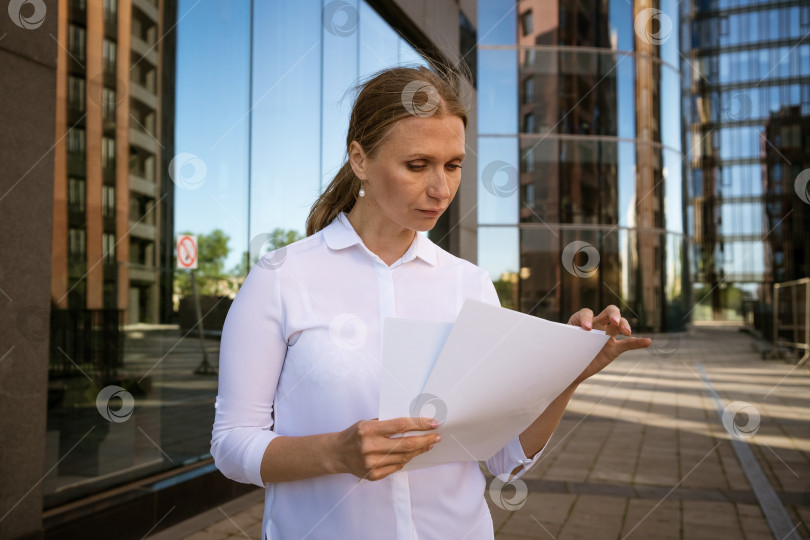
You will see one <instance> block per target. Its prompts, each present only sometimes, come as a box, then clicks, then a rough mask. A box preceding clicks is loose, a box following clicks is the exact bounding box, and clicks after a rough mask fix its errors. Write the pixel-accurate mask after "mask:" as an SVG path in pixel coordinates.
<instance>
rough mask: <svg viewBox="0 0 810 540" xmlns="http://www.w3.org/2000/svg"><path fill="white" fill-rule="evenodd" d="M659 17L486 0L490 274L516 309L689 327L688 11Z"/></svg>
mask: <svg viewBox="0 0 810 540" xmlns="http://www.w3.org/2000/svg"><path fill="white" fill-rule="evenodd" d="M653 5H655V6H657V7H655V8H650V9H648V10H646V11H645V10H642V9H641V7H639V6H638V5H635V6H634V5H633V3H630V2H626V1H624V0H615V1H613V0H611V1H595V2H580V1H559V2H550V1H543V0H525V1H521V2H519V3H513V2H502V1H496V0H480V1H479V4H478V6H479V13H478V17H479V21H480V24H479V28H478V33H479V37H480V43H479V49H478V104H479V115H478V132H479V139H478V148H479V156H478V158H479V159H478V167H479V189H478V207H477V211H478V222H479V228H478V253H479V257H478V264H479V265H480V266H482V267H484V268H486V269H488V270H489V272H490V275H491V277H492V279H493V282H495V284H496V288H497V289H498V291H499V294H500V296H501V302H502V304H503V305H504V306H507V307H512V308H514V309H518V310H520V311H523V312H526V313H531V314H534V315H538V316H541V317H544V318H547V319H552V320H559V321H562V322H565V321H567V319H568V317H569V316H570V315H571V314H572V313H574V312H575V311H577V310H578V309H580V308H582V307H591V308H592V309H593V310H594V311H596V312H598V310H599V309H601V308H603V307H605V306H607V305H608V304H615V305H617V306H619V307H620V308H621V309H622V311H623V312H625V313H626V314H627V315H626V316H627V317H628V320H629V321H630V323H631V325H632V326H633V328H635V329H638V330H642V331H650V330H652V331H661V330H678V329H681V328H682V327H683V325H684V324H685V322H686V319H687V317H688V313H687V312H688V309H687V308H686V307H685V306H686V303H687V301H686V296H685V293H686V287H685V285H686V284H685V281H684V280H685V278H686V276H685V274H684V260H685V248H686V241H685V236H684V229H683V209H682V174H681V162H682V160H683V152H682V150H681V133H680V112H679V104H680V95H679V93H678V88H679V84H678V83H679V79H680V70H679V66H680V62H679V55H678V35H677V31H675V28H674V27H673V22H675V21H677V20H678V13H677V3H676V2H674V1H661V2H658V3H656V2H653ZM499 21H500V22H499ZM507 22H508V24H506V23H507ZM667 24H669V26H667Z"/></svg>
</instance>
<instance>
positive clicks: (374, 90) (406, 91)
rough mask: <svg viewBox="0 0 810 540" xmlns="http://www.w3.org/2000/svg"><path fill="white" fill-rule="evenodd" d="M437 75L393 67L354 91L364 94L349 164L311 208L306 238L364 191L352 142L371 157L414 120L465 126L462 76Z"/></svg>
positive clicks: (446, 71) (441, 71)
mask: <svg viewBox="0 0 810 540" xmlns="http://www.w3.org/2000/svg"><path fill="white" fill-rule="evenodd" d="M434 66H435V67H437V69H438V72H437V71H433V70H431V69H428V68H426V67H424V66H419V67H416V68H410V67H395V68H389V69H385V70H383V71H380V72H377V73H376V74H374V75H372V76H371V77H370V78H369V79H367V80H366V81H365V82H362V83H360V84H358V85H357V86H355V87H354V89H355V90H357V89H360V93H359V94H358V95H357V99H356V101H355V103H354V107H353V108H352V113H351V117H350V119H349V131H348V133H347V135H346V157H347V159H346V161H344V163H343V165H342V166H341V167H340V170H339V171H338V172H337V174H336V175H335V177H334V179H332V181H331V182H330V183H329V185H328V186H327V188H326V189H325V190H324V192H323V193H322V194H321V195H320V196H319V197H318V199H317V200H316V201H315V203H314V204H313V205H312V209H311V210H310V212H309V216H308V217H307V230H306V233H307V236H310V235H313V234H315V233H316V232H318V231H320V230H321V229H323V228H324V227H326V226H327V225H329V224H330V223H331V222H332V220H333V219H335V218H336V217H337V216H338V214H340V212H349V211H350V210H351V209H352V207H353V206H354V202H355V200H356V197H357V193H358V191H359V190H360V179H359V178H357V176H356V175H355V174H354V171H353V170H352V167H351V165H350V164H349V161H348V150H349V146H350V145H351V143H352V141H357V142H358V143H359V144H360V146H362V147H363V150H364V151H365V152H366V154H368V155H369V156H373V155H374V151H375V150H376V148H377V147H378V145H379V144H380V143H381V142H382V140H383V138H384V137H385V135H386V134H387V133H388V131H389V130H390V129H391V128H392V127H393V126H394V124H395V123H396V122H397V121H399V120H402V119H403V118H408V117H410V116H413V115H418V116H437V117H440V116H444V115H451V116H457V117H459V118H461V120H462V122H464V127H465V128H466V127H467V107H466V106H465V105H464V104H463V103H462V97H461V92H460V88H459V87H460V83H461V80H460V79H461V77H459V75H462V73H459V72H457V71H456V69H455V68H451V67H448V66H447V65H446V64H444V65H443V64H438V65H437V64H435V63H434ZM463 74H464V75H466V72H465V73H463Z"/></svg>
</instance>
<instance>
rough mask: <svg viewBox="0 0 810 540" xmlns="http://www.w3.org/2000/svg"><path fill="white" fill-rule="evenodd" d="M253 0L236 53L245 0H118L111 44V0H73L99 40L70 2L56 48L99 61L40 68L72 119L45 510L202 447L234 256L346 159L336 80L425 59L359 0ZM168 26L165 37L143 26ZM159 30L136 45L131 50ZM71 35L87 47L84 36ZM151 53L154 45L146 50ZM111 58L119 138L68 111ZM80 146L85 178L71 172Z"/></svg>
mask: <svg viewBox="0 0 810 540" xmlns="http://www.w3.org/2000/svg"><path fill="white" fill-rule="evenodd" d="M253 4H254V6H253V7H254V13H253V15H254V21H253V27H254V28H255V29H257V30H255V31H254V34H253V40H252V41H253V50H252V51H251V50H250V46H251V35H250V31H251V20H250V16H251V3H250V2H246V1H240V2H234V1H230V0H212V1H209V2H196V1H195V0H180V1H179V3H178V9H177V13H176V16H177V19H176V20H175V19H170V18H168V17H170V15H166V13H168V12H164V11H160V12H159V13H158V17H159V18H162V17H167V18H166V19H160V20H154V19H153V16H152V15H150V14H147V13H144V12H141V10H140V9H139V8H138V6H137V3H136V4H134V9H133V17H132V36H133V38H135V39H133V41H132V44H133V50H132V51H131V53H132V54H127V55H121V54H120V52H121V51H117V48H118V47H119V46H121V43H125V42H128V41H129V40H124V39H117V37H119V36H115V35H114V33H113V31H114V30H115V29H116V28H117V25H116V24H112V23H114V22H115V21H114V20H113V19H115V18H116V17H117V16H118V15H119V12H118V10H117V9H115V6H116V2H107V1H105V2H104V3H103V4H102V3H94V4H93V5H91V6H90V7H89V8H87V9H88V10H91V9H92V10H97V11H96V13H95V14H96V15H102V12H103V14H104V16H105V17H106V19H107V20H108V21H109V22H110V23H111V24H109V25H106V36H107V37H106V39H102V38H103V36H92V37H93V38H94V39H90V40H87V39H86V36H85V29H84V25H83V22H82V20H83V19H84V17H85V14H84V13H83V12H82V13H81V14H80V15H81V17H78V19H82V20H75V21H73V20H71V21H70V25H69V26H68V35H67V44H65V46H66V48H67V49H68V50H69V51H71V54H73V55H74V56H75V57H76V58H77V59H81V60H83V59H84V58H85V56H91V55H94V56H95V57H97V58H102V60H103V61H104V63H105V69H106V70H108V71H109V74H110V75H113V76H112V77H104V78H103V79H104V80H103V81H102V80H100V79H99V80H93V81H88V80H87V78H88V77H87V75H86V74H84V73H82V72H80V71H79V70H78V68H77V66H78V64H76V63H75V62H74V61H73V60H69V61H68V65H67V66H64V65H61V64H60V65H59V66H58V69H62V70H65V69H68V68H69V71H70V78H68V77H65V80H66V81H68V95H67V96H64V98H65V99H66V104H68V103H69V104H70V107H69V110H72V112H73V113H77V112H78V113H80V114H74V116H72V117H71V118H73V120H72V121H71V122H70V124H71V125H72V124H73V123H74V122H76V126H75V127H74V128H72V129H70V130H69V131H68V130H67V125H65V126H62V127H63V129H64V130H65V133H66V135H65V145H66V149H67V152H68V160H67V165H66V167H65V169H66V170H64V171H62V172H61V173H60V172H57V175H60V174H61V175H63V177H64V180H63V181H62V183H61V185H62V186H64V188H63V189H64V190H65V192H64V194H62V195H61V196H60V195H59V194H57V196H56V197H55V199H54V200H55V201H60V200H61V201H64V205H65V208H64V209H65V211H64V212H61V213H55V216H64V218H59V219H62V221H61V222H59V221H57V220H55V221H54V231H55V232H56V234H57V235H58V234H60V231H61V234H63V235H64V236H63V237H62V240H61V242H62V248H61V249H58V245H57V246H56V248H57V249H54V255H53V262H52V273H53V275H54V278H55V279H54V282H55V283H58V284H59V285H57V286H55V288H54V295H53V298H52V303H53V308H52V310H51V320H52V324H51V329H52V335H51V339H50V343H51V351H50V365H49V395H48V425H47V435H46V440H47V443H46V445H47V449H46V470H49V469H50V470H51V474H49V475H48V476H47V477H46V478H45V479H44V480H43V486H44V493H45V506H46V507H52V506H55V505H58V504H61V503H64V502H66V501H68V500H72V499H75V498H78V497H82V496H86V495H88V494H92V493H95V492H98V491H100V490H103V489H107V488H109V487H112V486H114V485H119V484H122V483H125V482H128V481H132V480H136V479H139V478H143V477H145V476H148V475H152V474H155V473H158V472H162V471H166V470H169V469H173V468H176V467H181V466H183V465H188V464H191V463H194V462H197V461H200V460H205V459H209V458H210V455H208V451H209V449H210V437H211V426H212V423H213V418H214V407H213V404H214V397H215V395H216V390H217V379H216V376H215V374H216V373H215V369H216V366H217V361H218V359H217V354H218V348H219V337H220V333H221V329H222V324H223V322H224V318H225V315H226V314H227V311H228V308H229V306H230V303H231V301H232V299H233V297H234V296H235V294H236V292H237V291H238V289H239V286H240V284H241V282H242V280H243V279H244V276H245V275H246V273H247V271H248V269H249V267H250V263H251V262H252V259H253V260H255V258H256V257H258V255H259V254H260V253H261V252H263V251H267V250H269V249H273V248H275V247H280V246H281V245H285V244H287V243H290V242H292V241H295V240H297V239H298V238H300V237H302V236H303V234H304V223H305V218H306V216H307V214H308V211H309V208H310V207H311V205H312V203H313V202H314V200H315V198H316V197H317V195H318V194H319V193H320V191H321V189H323V187H324V184H325V183H326V182H328V181H329V180H331V177H332V176H333V175H334V172H335V169H336V167H337V166H339V165H340V163H341V160H342V159H343V157H344V156H343V154H344V151H345V137H346V129H347V126H348V114H349V110H350V107H351V104H352V101H353V99H354V94H353V93H352V92H351V90H350V88H351V86H352V85H353V84H354V83H355V82H357V81H358V79H360V78H362V77H365V76H366V75H368V74H370V73H371V72H373V71H376V70H378V69H381V68H385V67H389V66H391V65H395V64H397V63H410V64H413V63H422V64H424V63H425V61H424V60H423V59H422V58H421V57H420V56H419V55H418V54H417V53H416V52H415V51H414V50H413V49H412V48H411V47H410V46H409V45H408V44H407V42H405V40H404V39H402V38H401V37H400V36H399V35H398V34H397V33H396V32H394V31H393V30H392V29H391V28H390V27H389V26H388V25H387V24H386V23H385V22H384V21H383V19H382V18H381V17H379V15H377V14H376V12H374V11H373V10H372V9H371V8H370V7H369V6H368V5H367V4H366V3H365V2H362V1H360V0H353V1H352V2H349V3H343V4H341V5H342V6H344V7H343V8H342V12H341V13H332V14H331V15H329V13H327V15H329V16H324V14H325V12H324V6H326V5H327V4H330V2H329V1H328V0H323V3H320V2H255V3H253ZM75 13H76V11H75V10H71V13H70V15H69V16H70V17H71V18H73V17H76V15H74V14H75ZM332 15H333V16H334V17H331V16H332ZM88 16H90V14H88ZM175 23H177V32H176V40H177V41H176V44H175V43H172V41H171V40H172V39H173V36H174V34H167V35H166V36H162V37H161V36H158V34H157V29H158V28H172V27H174V25H175ZM259 29H260V30H259ZM360 35H362V36H363V41H362V42H361V41H360V39H359V36H360ZM158 39H160V40H161V47H160V48H152V49H150V52H149V53H147V57H141V55H140V54H139V53H137V52H136V51H135V49H136V48H138V47H142V45H143V43H140V45H139V42H138V41H137V40H141V41H145V42H147V43H148V44H149V45H150V47H151V46H152V45H154V44H156V43H157V42H158ZM88 41H89V42H90V43H96V44H97V45H96V46H97V47H98V50H94V51H85V47H86V43H87V42H88ZM175 45H176V46H175ZM161 54H165V55H172V56H166V57H162V58H161V57H159V56H158V58H157V62H155V58H154V57H155V56H156V55H161ZM175 54H176V57H174V56H173V55H175ZM119 57H124V58H127V59H128V61H127V62H121V61H118V62H117V60H120V58H119ZM251 57H252V62H253V63H252V65H251ZM123 70H127V71H128V72H129V74H130V76H131V80H132V84H131V85H130V91H129V92H128V99H129V100H130V102H129V104H128V107H129V110H130V115H129V118H130V120H129V124H128V125H127V126H125V127H127V130H126V133H127V134H128V137H127V139H128V141H129V146H128V147H127V146H124V147H123V148H122V146H121V140H119V139H118V138H117V137H116V136H115V132H113V131H110V130H106V131H105V132H104V133H103V134H101V133H98V132H96V131H94V130H85V126H84V119H83V117H82V114H81V113H83V110H84V109H85V105H87V104H85V103H84V96H85V95H86V96H87V99H88V101H89V100H95V101H97V105H101V106H102V107H103V112H104V115H105V120H106V121H108V122H112V121H116V109H117V106H118V105H120V103H121V99H123V98H121V97H120V94H117V93H116V92H115V90H116V88H115V83H114V82H113V83H111V82H110V81H115V80H116V79H117V78H126V75H125V73H124V72H123ZM108 79H109V80H108ZM212 111H213V112H212ZM515 146H516V145H515ZM514 154H515V155H517V152H516V151H515V152H514ZM85 155H87V160H86V159H85ZM89 160H92V162H93V163H98V164H103V165H104V171H103V172H104V174H103V175H102V176H103V178H99V177H97V176H94V175H89V174H88V170H87V167H86V162H90V161H89ZM120 160H124V163H125V164H127V165H128V170H124V169H122V168H121V167H120V163H119V162H120ZM55 185H56V186H59V185H60V183H59V182H56V183H55ZM57 189H58V188H57ZM93 201H96V202H95V203H93ZM122 227H123V229H122ZM185 234H188V235H193V236H196V242H197V246H196V247H197V249H196V254H197V259H198V268H197V269H196V270H195V271H194V278H192V276H191V273H190V271H189V270H185V269H176V268H175V266H176V264H177V261H176V260H175V257H174V252H175V242H176V235H185ZM58 242H59V240H57V243H58ZM515 244H516V242H515ZM184 245H186V246H187V244H184ZM186 249H189V250H190V249H191V248H186ZM189 253H190V251H189ZM197 299H199V309H200V310H201V312H202V314H203V321H202V324H199V322H200V321H199V319H198V316H197V305H196V302H195V300H197ZM96 398H98V399H99V400H100V401H99V402H98V403H100V405H98V407H97V401H96Z"/></svg>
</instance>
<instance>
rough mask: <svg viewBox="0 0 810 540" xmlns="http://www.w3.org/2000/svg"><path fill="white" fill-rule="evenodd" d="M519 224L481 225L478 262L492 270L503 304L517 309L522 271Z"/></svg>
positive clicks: (490, 272) (493, 280) (490, 271)
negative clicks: (515, 225)
mask: <svg viewBox="0 0 810 540" xmlns="http://www.w3.org/2000/svg"><path fill="white" fill-rule="evenodd" d="M518 249H519V246H518V229H517V227H480V228H479V229H478V266H480V267H481V268H483V269H484V270H487V271H488V272H489V277H490V278H491V279H492V282H493V283H494V284H495V290H496V291H498V297H499V298H500V300H501V306H503V307H505V308H509V309H517V299H518V279H519V275H520V272H521V269H520V267H519V265H518V264H519V260H518V259H519V253H518Z"/></svg>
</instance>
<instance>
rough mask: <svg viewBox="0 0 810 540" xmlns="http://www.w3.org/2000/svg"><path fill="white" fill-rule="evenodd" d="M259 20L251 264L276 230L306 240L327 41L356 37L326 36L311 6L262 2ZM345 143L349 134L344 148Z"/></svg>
mask: <svg viewBox="0 0 810 540" xmlns="http://www.w3.org/2000/svg"><path fill="white" fill-rule="evenodd" d="M254 14H255V15H254V16H255V18H256V21H255V23H254V27H255V28H261V29H262V31H260V32H256V33H255V35H254V39H253V47H254V62H255V66H254V70H253V112H252V114H253V121H252V126H253V137H252V138H253V141H252V148H253V149H254V151H253V153H252V164H251V186H250V189H251V193H250V204H251V211H250V218H251V224H250V225H251V227H250V238H251V239H252V240H253V241H254V242H253V243H254V246H253V248H252V249H250V251H251V253H250V256H251V259H256V258H258V256H259V254H260V252H261V251H262V249H263V248H262V246H263V245H264V242H263V240H262V239H266V238H267V235H270V234H272V233H273V231H275V230H276V229H281V230H282V231H285V234H286V231H295V232H294V233H290V234H295V235H299V236H301V235H303V234H304V225H305V221H306V217H307V214H308V213H309V207H310V206H311V205H312V202H313V200H314V198H315V197H316V196H317V194H318V193H319V191H320V188H321V171H320V160H319V159H318V155H319V153H320V148H319V146H320V145H319V142H320V140H321V86H322V81H321V76H322V74H321V67H322V64H321V58H320V51H321V38H322V36H324V37H323V39H325V40H328V41H329V42H330V43H334V44H335V46H341V45H345V46H349V47H351V45H350V44H351V42H352V41H353V40H354V37H353V36H354V35H356V34H350V35H348V36H345V37H337V36H335V35H333V34H330V33H329V32H327V31H326V30H325V28H324V26H322V25H321V8H320V6H319V5H318V4H316V3H313V2H292V3H290V2H256V3H255V6H254ZM336 17H338V15H336ZM336 20H337V23H338V24H340V23H343V22H344V21H343V20H342V19H336ZM327 26H328V25H327ZM338 44H339V45H338ZM352 49H353V48H352ZM353 50H354V49H353ZM351 57H352V58H354V57H355V55H351ZM332 73H334V71H333V72H332ZM345 80H346V78H345V77H341V78H340V80H339V82H338V83H336V85H335V88H334V89H333V90H334V91H341V90H345V89H346V88H339V87H342V86H343V83H344V82H345ZM323 86H324V87H325V88H326V87H330V86H331V85H323ZM333 90H329V94H328V95H329V97H333V94H332V92H333ZM324 99H328V98H327V97H324ZM349 99H351V98H349ZM293 104H295V105H293ZM345 137H346V135H345V132H344V133H343V134H342V135H341V136H339V137H338V141H341V140H345ZM341 146H342V145H341ZM330 157H332V156H330ZM237 215H238V214H237ZM242 219H244V218H242ZM239 245H241V246H243V247H242V248H241V249H240V250H239V253H238V255H239V256H244V255H243V253H244V252H245V251H248V239H245V240H244V241H243V242H242V243H240V244H239Z"/></svg>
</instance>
